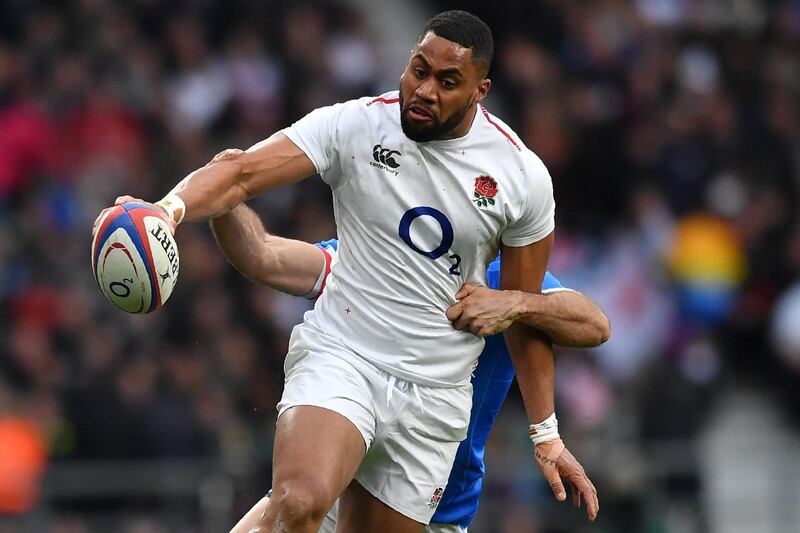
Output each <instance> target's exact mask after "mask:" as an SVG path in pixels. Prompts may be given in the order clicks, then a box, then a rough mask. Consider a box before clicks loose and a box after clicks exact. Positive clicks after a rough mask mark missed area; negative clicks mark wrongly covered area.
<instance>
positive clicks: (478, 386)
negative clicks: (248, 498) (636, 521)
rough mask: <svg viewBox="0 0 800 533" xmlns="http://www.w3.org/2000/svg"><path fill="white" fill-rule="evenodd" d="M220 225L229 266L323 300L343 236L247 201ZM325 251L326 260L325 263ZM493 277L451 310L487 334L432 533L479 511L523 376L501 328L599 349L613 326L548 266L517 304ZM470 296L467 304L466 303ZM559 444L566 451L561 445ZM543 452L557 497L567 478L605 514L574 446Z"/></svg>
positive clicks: (468, 290) (248, 524)
mask: <svg viewBox="0 0 800 533" xmlns="http://www.w3.org/2000/svg"><path fill="white" fill-rule="evenodd" d="M212 229H213V231H214V234H215V236H216V238H217V242H218V244H219V246H220V248H221V249H222V250H223V252H224V253H225V255H226V257H228V259H229V260H230V262H231V263H232V264H233V265H234V266H235V267H236V268H237V269H238V270H239V271H240V272H242V273H243V274H245V275H246V276H248V277H249V278H251V279H253V280H254V281H257V282H260V283H263V284H266V285H269V286H271V287H273V288H275V289H277V290H280V291H283V292H286V293H289V294H294V295H298V296H304V297H306V298H315V297H316V296H318V295H319V294H320V293H321V292H322V291H323V290H324V287H325V282H326V279H327V275H328V273H329V272H330V266H331V262H332V261H333V259H334V257H335V254H336V249H337V246H338V242H337V241H336V240H335V239H334V240H330V241H325V242H322V243H319V244H318V245H317V246H312V245H309V244H308V243H305V242H302V241H295V240H291V239H284V238H281V237H276V236H273V235H270V234H268V233H267V232H266V231H265V229H264V227H263V225H262V223H261V221H260V219H259V218H258V216H257V215H256V214H255V213H254V212H253V211H252V210H251V209H249V208H247V207H246V206H244V205H241V206H239V207H237V208H236V209H234V210H233V211H231V212H230V213H228V214H227V215H225V216H223V217H220V218H218V219H215V220H213V221H212ZM319 250H322V251H323V254H320V253H319ZM320 255H322V256H324V262H323V260H322V258H321V257H320ZM487 281H488V284H489V288H485V287H475V286H472V285H465V286H464V287H463V288H462V290H461V291H460V292H459V294H458V295H457V297H458V299H459V300H460V301H459V303H457V304H456V305H454V306H453V307H451V309H450V310H448V318H450V319H451V320H453V323H454V326H455V327H457V328H459V329H470V330H471V331H472V332H473V333H475V334H477V335H481V336H486V346H485V348H484V350H483V353H482V354H481V356H480V358H479V359H478V366H477V367H476V369H475V372H474V377H473V379H472V386H473V403H472V411H471V414H470V424H469V430H468V434H467V437H466V439H465V440H464V441H463V442H462V443H461V445H460V446H459V448H458V452H457V454H456V458H455V462H454V464H453V468H452V471H451V474H450V479H449V481H448V484H447V487H446V489H445V490H444V491H443V492H442V491H437V493H434V495H432V497H431V505H435V506H437V510H436V513H435V515H434V516H433V519H432V520H431V523H430V525H429V526H428V527H427V528H426V532H430V533H450V532H453V533H455V532H464V531H466V530H467V527H468V526H469V524H470V523H471V522H472V520H473V518H474V517H475V514H476V513H477V510H478V500H479V496H480V492H481V489H482V484H483V475H484V471H485V465H484V460H483V457H484V450H485V447H486V442H487V440H488V437H489V433H490V431H491V429H492V426H493V425H494V422H495V419H496V417H497V414H498V412H499V410H500V408H501V406H502V405H503V403H504V401H505V398H506V396H507V394H508V391H509V388H510V386H511V382H512V381H513V380H514V376H515V372H514V367H513V365H512V362H511V358H510V355H509V352H508V349H507V347H506V344H505V341H504V339H503V337H502V336H501V335H494V334H493V333H494V332H495V330H497V329H503V328H505V327H507V324H505V322H507V321H513V320H517V319H519V318H520V315H523V314H524V315H526V318H527V322H528V323H529V324H530V323H531V322H533V323H535V324H536V326H537V327H538V329H540V330H541V331H543V332H544V333H546V334H548V336H550V338H551V340H552V341H553V342H555V343H556V344H558V345H562V346H570V347H592V346H597V345H599V344H601V343H602V342H604V341H605V340H606V339H607V338H608V336H609V323H608V319H607V318H606V316H605V315H604V314H603V312H602V311H601V310H600V309H599V308H598V307H597V306H596V305H595V304H594V303H593V302H592V301H591V300H590V299H589V298H587V297H586V296H584V295H582V294H581V293H579V292H576V291H572V290H570V289H566V288H564V287H563V286H562V285H561V283H560V282H559V281H558V279H556V278H555V277H554V276H553V275H552V274H550V273H549V272H548V273H547V274H546V276H545V278H544V281H543V284H542V295H524V296H522V295H520V296H521V299H520V300H519V301H517V302H516V305H507V302H508V300H503V301H502V302H501V301H500V300H497V299H496V298H499V297H501V295H502V292H503V291H496V290H492V289H497V288H498V287H499V286H500V260H499V258H498V259H495V260H494V261H492V263H491V264H490V265H489V267H488V270H487ZM312 283H313V286H312ZM309 287H311V289H310V290H309ZM506 292H508V291H506ZM506 296H508V295H506ZM468 301H469V302H470V303H471V305H469V306H468V305H466V302H468ZM551 418H552V420H548V421H545V422H544V423H542V424H533V425H531V427H530V434H531V440H532V441H533V442H534V445H535V447H538V446H542V447H544V446H548V445H552V444H553V443H556V442H557V443H559V444H560V443H561V441H560V439H559V438H558V433H557V421H556V420H555V416H553V417H551ZM560 447H561V449H563V444H560ZM535 457H536V460H537V464H538V466H539V468H540V470H541V471H542V473H543V474H544V475H545V477H546V478H547V480H548V482H549V483H550V485H551V487H552V489H553V493H554V495H555V496H556V498H557V499H559V500H563V499H565V497H566V492H565V491H564V487H563V485H562V482H561V479H560V477H561V476H563V477H564V478H566V479H567V481H568V482H569V483H570V485H571V486H572V493H573V503H574V504H575V505H576V506H580V501H581V499H584V500H585V501H586V504H587V512H588V514H589V517H590V518H591V519H594V517H595V516H596V513H597V511H598V510H599V504H598V500H597V492H596V490H595V489H594V486H593V485H592V483H591V481H590V480H589V478H588V477H587V476H586V474H585V472H584V471H583V468H582V467H581V466H580V464H579V463H578V462H577V461H576V460H575V458H574V457H573V456H572V455H571V454H570V453H569V451H568V450H566V449H563V451H561V452H560V454H557V455H555V457H557V458H558V459H557V461H553V460H552V459H548V457H552V455H550V454H548V453H544V454H540V453H538V449H537V451H536V453H535ZM265 505H266V498H265V499H263V500H261V501H260V502H259V503H258V504H256V506H255V507H253V509H251V511H250V512H249V513H248V514H247V515H246V516H245V517H244V518H242V520H241V521H240V522H239V523H238V524H237V525H236V526H235V527H234V528H233V530H232V533H247V532H249V531H251V528H252V527H253V525H255V524H256V523H257V520H258V518H259V516H260V515H261V513H262V512H263V508H264V506H265ZM335 521H336V509H335V508H334V509H332V510H331V512H329V513H328V515H327V517H326V519H325V521H324V522H323V524H322V528H321V529H320V531H322V532H324V533H327V532H329V531H330V532H331V533H332V532H333V531H334V529H335Z"/></svg>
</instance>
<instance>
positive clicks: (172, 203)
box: [156, 194, 186, 224]
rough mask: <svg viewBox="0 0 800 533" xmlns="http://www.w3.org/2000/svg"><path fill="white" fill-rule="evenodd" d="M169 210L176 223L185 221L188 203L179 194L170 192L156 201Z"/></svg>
mask: <svg viewBox="0 0 800 533" xmlns="http://www.w3.org/2000/svg"><path fill="white" fill-rule="evenodd" d="M156 205H160V206H161V207H163V208H164V209H165V210H166V211H167V216H169V217H170V218H171V219H172V220H174V221H175V223H176V224H180V223H181V222H183V217H184V216H186V204H185V203H184V202H183V200H181V197H180V196H178V195H177V194H168V195H166V196H165V197H164V198H162V199H161V200H159V201H157V202H156Z"/></svg>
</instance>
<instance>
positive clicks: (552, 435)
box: [528, 413, 561, 446]
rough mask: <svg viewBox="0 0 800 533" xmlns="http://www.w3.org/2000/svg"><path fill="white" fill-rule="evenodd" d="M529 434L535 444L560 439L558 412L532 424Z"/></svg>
mask: <svg viewBox="0 0 800 533" xmlns="http://www.w3.org/2000/svg"><path fill="white" fill-rule="evenodd" d="M528 434H529V435H530V437H531V442H532V443H533V445H534V446H536V445H537V444H541V443H543V442H548V441H551V440H556V439H560V438H561V437H560V436H559V435H558V420H557V419H556V414H555V413H553V414H552V415H550V416H548V417H547V418H545V419H544V420H542V421H541V422H539V423H538V424H531V425H530V426H529V429H528Z"/></svg>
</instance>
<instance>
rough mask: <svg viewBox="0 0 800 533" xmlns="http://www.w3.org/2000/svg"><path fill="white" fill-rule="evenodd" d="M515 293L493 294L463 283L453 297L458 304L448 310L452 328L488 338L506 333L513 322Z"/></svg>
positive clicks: (497, 292)
mask: <svg viewBox="0 0 800 533" xmlns="http://www.w3.org/2000/svg"><path fill="white" fill-rule="evenodd" d="M518 298H519V295H518V294H517V293H516V291H496V290H493V289H489V288H487V287H479V286H477V285H472V284H471V283H465V284H464V285H463V286H462V287H461V289H460V290H459V291H458V293H456V299H457V300H458V302H456V303H454V304H453V305H451V306H450V307H448V308H447V312H446V315H447V319H448V320H449V321H451V322H452V323H453V327H454V328H456V329H460V330H465V331H466V330H468V331H470V332H472V333H473V334H474V335H477V336H479V337H488V336H489V335H494V334H496V333H500V332H502V331H505V330H506V329H508V328H509V327H510V326H511V324H513V323H514V320H515V319H516V316H517V315H516V309H517V301H518Z"/></svg>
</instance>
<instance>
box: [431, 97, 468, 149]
mask: <svg viewBox="0 0 800 533" xmlns="http://www.w3.org/2000/svg"><path fill="white" fill-rule="evenodd" d="M477 112H478V104H472V106H471V107H470V108H469V109H468V110H467V114H466V115H464V120H462V121H461V123H460V124H459V125H458V126H456V127H455V128H453V129H452V130H450V132H449V133H447V134H446V135H445V136H443V137H440V138H438V139H436V140H437V141H448V140H451V139H460V138H461V137H466V136H467V134H468V133H469V131H470V130H471V129H472V123H473V122H474V121H475V114H476V113H477Z"/></svg>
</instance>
